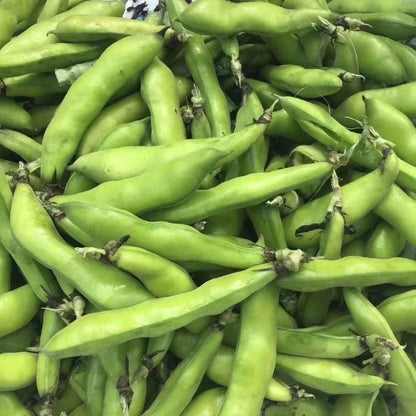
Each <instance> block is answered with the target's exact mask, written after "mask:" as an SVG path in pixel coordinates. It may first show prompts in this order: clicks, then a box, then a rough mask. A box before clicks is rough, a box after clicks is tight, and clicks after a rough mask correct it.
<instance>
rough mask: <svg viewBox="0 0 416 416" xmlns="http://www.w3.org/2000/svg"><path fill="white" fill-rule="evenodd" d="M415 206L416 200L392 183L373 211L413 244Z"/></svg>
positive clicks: (415, 237) (414, 240) (415, 234)
mask: <svg viewBox="0 0 416 416" xmlns="http://www.w3.org/2000/svg"><path fill="white" fill-rule="evenodd" d="M398 207H400V209H398ZM415 207H416V201H415V200H414V199H413V198H411V197H410V196H409V195H408V194H406V192H404V191H403V190H402V189H401V188H400V187H399V186H397V185H394V184H393V185H392V187H391V188H390V190H389V192H388V194H387V195H386V196H385V198H384V199H383V200H382V201H381V202H380V203H379V204H378V205H377V206H376V207H375V208H374V212H375V213H376V214H377V215H378V216H380V217H381V218H382V219H383V220H384V221H386V222H388V223H389V224H390V225H391V226H393V227H394V228H395V229H396V230H397V231H398V232H399V233H400V234H401V235H402V236H403V237H404V238H406V240H407V241H409V242H410V243H411V244H413V245H415V244H416V233H415V229H414V228H413V222H414V221H415V218H414V215H413V214H412V213H413V212H414V209H415Z"/></svg>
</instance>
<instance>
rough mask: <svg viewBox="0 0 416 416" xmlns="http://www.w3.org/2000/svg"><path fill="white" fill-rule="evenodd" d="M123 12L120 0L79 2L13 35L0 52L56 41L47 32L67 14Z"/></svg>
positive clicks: (54, 37)
mask: <svg viewBox="0 0 416 416" xmlns="http://www.w3.org/2000/svg"><path fill="white" fill-rule="evenodd" d="M12 1H13V0H12ZM13 2H14V1H13ZM14 3H15V2H14ZM123 13H124V4H123V3H122V2H120V1H108V2H107V1H106V2H103V1H99V0H90V1H86V2H85V3H83V4H79V5H77V6H76V7H74V8H71V9H70V10H68V11H66V12H64V13H59V14H57V15H56V16H54V17H52V18H49V19H46V20H44V21H42V22H38V23H35V24H33V25H32V26H30V27H29V28H27V29H26V30H25V31H23V32H22V33H20V34H19V35H17V36H15V37H13V38H12V39H11V40H10V41H9V42H8V43H7V44H6V45H5V46H3V48H1V50H0V54H3V53H7V54H9V53H17V52H21V51H23V50H28V49H33V48H37V47H40V46H44V45H48V44H51V43H56V42H58V38H57V37H56V36H54V35H52V34H49V32H50V31H51V30H53V29H54V28H55V26H56V24H57V23H58V22H60V21H61V20H63V19H65V18H66V17H68V16H71V15H83V14H86V15H100V16H119V17H121V16H122V14H123Z"/></svg>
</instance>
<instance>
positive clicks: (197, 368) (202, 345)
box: [143, 325, 224, 416]
mask: <svg viewBox="0 0 416 416" xmlns="http://www.w3.org/2000/svg"><path fill="white" fill-rule="evenodd" d="M223 334H224V332H223V328H221V327H218V325H214V326H212V327H210V328H207V330H206V331H204V333H203V334H201V336H200V337H199V339H198V342H197V344H196V345H195V347H194V349H193V350H192V352H191V353H190V354H189V355H188V356H187V357H186V358H185V359H184V360H183V361H182V362H181V363H180V364H179V365H178V366H177V367H176V368H175V370H174V371H173V372H172V373H171V375H170V376H169V378H168V379H167V380H166V382H165V384H164V385H163V387H162V389H161V391H160V392H159V394H158V395H157V397H156V399H155V400H154V401H153V403H152V404H151V406H150V407H149V408H148V409H147V410H146V411H145V412H144V413H143V415H144V416H151V415H166V416H168V415H169V416H179V415H181V414H182V412H183V411H184V409H185V408H186V406H187V405H188V404H189V402H190V401H191V400H192V397H193V396H194V394H195V392H196V391H197V389H198V387H199V384H200V383H201V380H202V377H203V375H204V374H205V371H206V369H207V368H208V366H209V364H210V363H211V361H212V359H213V357H214V356H215V354H216V352H217V350H218V349H219V347H220V345H221V341H222V337H223Z"/></svg>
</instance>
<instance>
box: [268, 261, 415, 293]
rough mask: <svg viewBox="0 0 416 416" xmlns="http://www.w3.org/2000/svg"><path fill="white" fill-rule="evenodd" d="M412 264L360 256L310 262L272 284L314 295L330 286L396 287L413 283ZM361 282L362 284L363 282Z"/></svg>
mask: <svg viewBox="0 0 416 416" xmlns="http://www.w3.org/2000/svg"><path fill="white" fill-rule="evenodd" d="M415 270H416V262H415V261H414V260H410V259H405V258H401V257H394V258H390V259H372V258H367V257H360V256H349V257H343V258H341V259H338V260H320V259H318V260H313V261H311V262H310V263H307V264H304V265H303V266H302V269H301V270H299V271H297V272H292V273H290V275H288V276H281V277H279V278H278V279H277V280H276V284H277V285H278V286H279V287H281V288H284V289H290V290H301V291H303V292H315V291H317V290H323V289H329V288H332V287H361V286H363V284H365V286H374V285H380V284H383V283H392V284H394V285H397V286H413V285H414V284H415V281H416V279H415ZM364 282H365V283H364Z"/></svg>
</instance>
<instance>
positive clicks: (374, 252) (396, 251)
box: [365, 221, 406, 259]
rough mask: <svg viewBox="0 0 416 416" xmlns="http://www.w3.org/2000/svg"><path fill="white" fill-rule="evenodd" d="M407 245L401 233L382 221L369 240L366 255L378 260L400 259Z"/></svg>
mask: <svg viewBox="0 0 416 416" xmlns="http://www.w3.org/2000/svg"><path fill="white" fill-rule="evenodd" d="M405 243H406V239H405V238H404V236H403V235H402V234H401V233H400V231H398V230H396V229H395V228H394V227H393V226H391V225H390V224H388V223H387V222H385V221H380V223H379V224H378V225H377V227H376V228H375V229H374V231H373V232H372V233H371V235H370V237H369V238H368V240H367V243H366V247H365V255H366V257H375V258H378V259H388V258H391V257H399V255H400V253H401V252H402V251H403V249H404V246H405Z"/></svg>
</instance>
